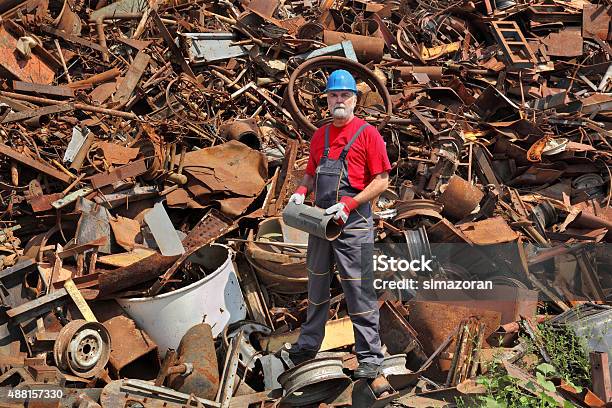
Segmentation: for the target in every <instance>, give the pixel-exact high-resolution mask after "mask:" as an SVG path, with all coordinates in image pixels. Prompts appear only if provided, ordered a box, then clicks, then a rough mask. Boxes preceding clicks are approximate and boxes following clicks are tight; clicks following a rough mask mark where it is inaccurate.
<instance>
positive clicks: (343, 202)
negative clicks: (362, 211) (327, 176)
mask: <svg viewBox="0 0 612 408" xmlns="http://www.w3.org/2000/svg"><path fill="white" fill-rule="evenodd" d="M357 207H359V203H358V202H357V201H356V200H355V199H354V198H353V197H348V196H344V197H342V198H341V199H340V202H338V203H336V204H334V205H332V206H331V207H329V208H328V209H326V210H325V214H334V221H336V223H338V224H340V225H344V224H346V220H348V217H349V215H350V213H351V211H353V210H354V209H355V208H357Z"/></svg>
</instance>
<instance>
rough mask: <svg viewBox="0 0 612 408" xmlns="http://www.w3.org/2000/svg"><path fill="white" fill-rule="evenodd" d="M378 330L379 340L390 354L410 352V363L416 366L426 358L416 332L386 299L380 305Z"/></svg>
mask: <svg viewBox="0 0 612 408" xmlns="http://www.w3.org/2000/svg"><path fill="white" fill-rule="evenodd" d="M379 331H380V340H381V342H382V344H383V345H385V346H387V350H388V351H389V353H390V354H392V355H393V354H410V355H411V356H413V357H411V361H410V363H411V364H412V365H413V366H415V365H416V366H417V367H418V366H420V364H421V363H423V362H424V361H425V360H426V358H427V357H426V356H425V355H424V354H423V346H422V345H421V343H420V342H419V339H418V334H417V332H416V331H415V329H413V328H412V326H411V325H410V323H408V322H407V321H406V319H404V317H403V316H402V315H401V314H400V313H399V312H398V310H397V309H396V308H395V307H394V306H393V304H392V303H391V302H389V301H388V300H386V301H385V302H384V303H383V304H382V305H381V306H380V329H379ZM414 357H416V359H415V358H414ZM414 360H419V361H414Z"/></svg>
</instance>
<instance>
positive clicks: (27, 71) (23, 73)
mask: <svg viewBox="0 0 612 408" xmlns="http://www.w3.org/2000/svg"><path fill="white" fill-rule="evenodd" d="M19 31H20V27H18V26H17V25H16V24H15V23H13V22H12V21H10V20H4V21H3V23H2V24H0V71H3V72H4V74H5V75H6V76H7V77H9V78H16V79H19V80H21V81H24V82H34V83H38V84H50V83H52V82H53V80H54V79H55V72H54V70H53V68H52V67H51V66H50V64H49V61H47V60H46V58H44V57H43V55H42V53H41V47H40V46H35V47H34V49H33V50H32V56H31V58H30V59H25V58H22V57H21V56H20V54H19V53H18V52H16V48H17V40H18V39H19V38H20V37H22V35H21V34H19Z"/></svg>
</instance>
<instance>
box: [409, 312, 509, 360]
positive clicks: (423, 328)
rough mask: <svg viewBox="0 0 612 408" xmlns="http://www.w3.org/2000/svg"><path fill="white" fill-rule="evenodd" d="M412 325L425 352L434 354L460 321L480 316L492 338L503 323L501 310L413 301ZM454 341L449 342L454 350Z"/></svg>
mask: <svg viewBox="0 0 612 408" xmlns="http://www.w3.org/2000/svg"><path fill="white" fill-rule="evenodd" d="M408 309H409V311H410V325H411V326H412V327H414V330H416V332H417V333H418V339H419V340H420V341H421V344H423V347H424V350H425V353H427V354H431V353H433V352H434V351H435V350H436V349H437V348H438V347H439V346H440V345H441V344H442V343H443V342H444V340H446V338H447V337H448V336H449V335H450V334H451V333H452V332H453V331H454V330H455V329H456V328H457V326H458V325H459V324H460V323H461V321H462V320H463V319H465V318H468V317H470V316H478V317H479V318H480V319H481V321H482V322H483V323H484V324H485V338H487V337H489V336H490V335H491V333H493V332H494V331H495V330H496V329H497V328H498V327H499V325H500V322H501V313H499V312H494V311H490V310H484V309H480V308H477V307H473V306H472V303H471V302H464V305H463V306H459V305H458V304H457V303H455V304H452V305H449V304H445V303H443V302H422V301H411V302H409V303H408ZM454 343H455V341H454V340H453V341H452V342H451V343H450V344H449V349H450V350H452V349H453V347H455V346H454Z"/></svg>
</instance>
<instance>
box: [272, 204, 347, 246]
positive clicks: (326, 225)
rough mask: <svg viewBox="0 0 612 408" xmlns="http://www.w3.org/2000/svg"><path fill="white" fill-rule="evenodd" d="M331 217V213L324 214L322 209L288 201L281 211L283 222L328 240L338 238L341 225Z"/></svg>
mask: <svg viewBox="0 0 612 408" xmlns="http://www.w3.org/2000/svg"><path fill="white" fill-rule="evenodd" d="M333 218H334V216H333V214H331V215H327V214H325V210H324V209H322V208H317V207H310V206H308V205H305V204H300V205H297V204H295V203H289V204H287V206H286V207H285V210H284V211H283V221H284V222H285V224H287V225H289V226H290V227H293V228H297V229H299V230H302V231H305V232H307V233H309V234H312V235H314V236H317V237H319V238H323V239H326V240H328V241H333V240H334V239H336V238H338V236H339V235H340V232H342V227H341V226H340V225H338V224H337V223H336V222H335V221H334V220H333Z"/></svg>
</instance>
